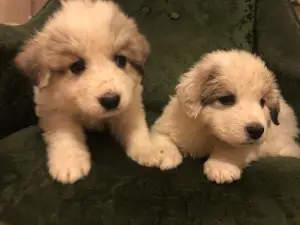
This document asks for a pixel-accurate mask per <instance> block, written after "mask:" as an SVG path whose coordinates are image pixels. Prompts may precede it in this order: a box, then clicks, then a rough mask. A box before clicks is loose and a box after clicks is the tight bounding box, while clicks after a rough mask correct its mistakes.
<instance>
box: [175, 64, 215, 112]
mask: <svg viewBox="0 0 300 225" xmlns="http://www.w3.org/2000/svg"><path fill="white" fill-rule="evenodd" d="M213 68H214V67H213V65H212V62H211V60H209V59H207V58H204V59H202V60H201V61H200V62H199V63H197V64H196V65H194V66H193V67H192V68H191V69H190V70H189V71H188V72H186V73H184V74H183V75H181V77H180V79H179V84H178V85H177V86H176V95H177V98H178V100H179V102H180V104H181V106H182V108H183V109H184V111H185V112H186V114H187V115H188V116H189V117H191V118H196V117H197V116H198V115H199V113H200V111H201V109H202V107H203V106H202V97H201V95H202V92H203V91H204V89H205V83H206V82H207V81H208V80H209V77H210V76H211V74H212V73H213Z"/></svg>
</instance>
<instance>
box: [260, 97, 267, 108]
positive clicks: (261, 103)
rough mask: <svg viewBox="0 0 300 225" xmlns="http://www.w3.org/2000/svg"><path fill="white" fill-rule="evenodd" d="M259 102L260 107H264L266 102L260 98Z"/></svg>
mask: <svg viewBox="0 0 300 225" xmlns="http://www.w3.org/2000/svg"><path fill="white" fill-rule="evenodd" d="M259 104H260V105H261V107H264V106H265V104H266V100H265V99H263V98H262V99H260V101H259Z"/></svg>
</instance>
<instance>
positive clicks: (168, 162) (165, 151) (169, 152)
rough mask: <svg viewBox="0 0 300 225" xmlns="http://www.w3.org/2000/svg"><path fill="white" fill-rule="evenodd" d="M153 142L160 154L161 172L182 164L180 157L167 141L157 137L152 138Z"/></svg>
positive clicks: (172, 145)
mask: <svg viewBox="0 0 300 225" xmlns="http://www.w3.org/2000/svg"><path fill="white" fill-rule="evenodd" d="M153 142H154V145H155V146H156V148H157V149H158V150H159V153H160V165H159V168H160V169H161V170H168V169H172V168H176V167H177V166H178V165H179V164H181V163H182V155H181V154H180V152H179V150H178V149H177V147H176V146H175V145H174V144H173V143H172V142H171V141H169V139H167V138H164V137H163V136H158V135H157V136H154V137H153Z"/></svg>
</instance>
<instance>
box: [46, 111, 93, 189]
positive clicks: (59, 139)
mask: <svg viewBox="0 0 300 225" xmlns="http://www.w3.org/2000/svg"><path fill="white" fill-rule="evenodd" d="M40 124H41V127H42V129H43V130H44V139H45V141H46V144H47V152H48V167H49V173H50V175H51V176H52V177H53V179H55V180H58V181H60V182H62V183H74V182H75V181H77V180H78V179H80V178H82V177H83V176H86V175H87V174H88V173H89V171H90V168H91V162H90V154H89V152H88V148H87V146H86V144H85V136H84V133H83V130H82V127H81V126H80V125H79V124H77V123H75V121H73V120H72V119H71V118H70V117H69V116H65V115H61V114H48V115H47V116H44V117H43V118H42V119H41V120H40Z"/></svg>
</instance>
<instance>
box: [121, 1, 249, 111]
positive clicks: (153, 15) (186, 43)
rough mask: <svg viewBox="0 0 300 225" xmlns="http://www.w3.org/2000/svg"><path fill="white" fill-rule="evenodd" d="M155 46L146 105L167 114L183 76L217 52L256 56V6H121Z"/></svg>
mask: <svg viewBox="0 0 300 225" xmlns="http://www.w3.org/2000/svg"><path fill="white" fill-rule="evenodd" d="M118 1H119V3H120V4H121V6H122V7H123V9H124V10H125V11H126V12H127V13H128V14H129V15H131V16H133V17H134V18H135V19H136V20H137V23H138V24H139V26H140V29H141V31H142V32H143V33H144V34H145V35H146V37H147V38H148V40H149V41H150V43H151V49H152V51H151V54H150V58H149V60H148V62H147V64H146V69H145V71H146V74H145V76H146V78H145V79H144V85H145V91H144V99H145V103H146V106H148V107H150V108H151V109H152V110H157V109H161V108H162V107H163V106H164V105H165V104H166V103H167V101H168V99H169V95H170V94H172V93H173V92H174V87H175V85H176V83H177V81H178V76H179V75H180V74H181V73H183V72H185V71H186V70H187V69H188V67H190V66H191V65H192V64H193V63H194V62H195V61H197V60H199V58H200V57H201V55H203V54H204V53H206V52H209V51H212V50H216V49H232V48H241V49H245V50H249V51H251V50H252V43H253V25H254V10H255V7H254V6H255V1H254V0H227V1H220V0H189V1H183V0H169V1H166V0H164V1H153V0H130V1H122V0H118Z"/></svg>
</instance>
